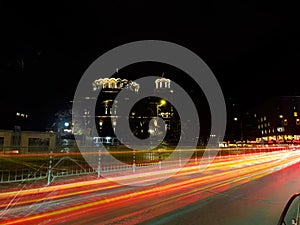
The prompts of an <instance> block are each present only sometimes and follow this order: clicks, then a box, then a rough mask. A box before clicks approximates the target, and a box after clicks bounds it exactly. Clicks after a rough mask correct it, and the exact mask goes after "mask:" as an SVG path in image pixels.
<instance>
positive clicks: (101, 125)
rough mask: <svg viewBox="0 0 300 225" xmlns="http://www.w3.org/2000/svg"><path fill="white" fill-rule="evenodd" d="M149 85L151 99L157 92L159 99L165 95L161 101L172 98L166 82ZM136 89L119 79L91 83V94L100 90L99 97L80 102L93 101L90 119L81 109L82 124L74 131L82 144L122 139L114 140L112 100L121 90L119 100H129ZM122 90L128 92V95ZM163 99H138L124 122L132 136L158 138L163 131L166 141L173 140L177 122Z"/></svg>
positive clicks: (115, 104) (115, 111) (115, 107)
mask: <svg viewBox="0 0 300 225" xmlns="http://www.w3.org/2000/svg"><path fill="white" fill-rule="evenodd" d="M153 86H154V87H155V88H154V90H153V96H156V94H157V93H160V96H162V97H163V96H165V99H172V95H173V90H172V89H171V80H170V79H167V78H164V77H161V78H158V79H156V80H155V81H154V82H153ZM140 88H142V87H140V85H139V84H138V83H137V82H134V81H131V80H127V79H121V78H99V79H97V80H95V81H94V82H92V91H93V92H96V91H99V90H100V93H99V96H98V98H97V99H96V98H95V97H93V98H92V97H85V99H84V100H85V101H86V100H89V101H96V109H95V118H91V116H90V115H91V113H90V111H89V110H84V112H81V114H83V117H84V118H85V120H84V121H85V122H84V124H81V125H80V129H77V132H78V130H79V131H80V132H79V133H81V134H82V135H84V136H85V138H84V139H85V143H84V144H85V145H87V144H98V143H104V144H109V145H116V144H120V143H122V140H118V139H117V138H116V136H115V129H116V126H117V124H118V121H119V120H120V117H121V115H120V113H118V102H117V101H115V99H116V97H117V95H118V94H119V93H120V91H121V90H125V96H126V97H124V98H123V99H119V101H130V100H131V99H130V96H132V94H133V95H138V94H139V90H140ZM126 91H128V95H127V94H126V93H127V92H126ZM165 99H164V98H158V97H151V96H150V97H148V98H145V99H141V100H140V101H138V102H137V103H136V104H135V105H134V107H133V108H132V109H131V111H130V115H128V116H127V117H126V119H127V120H129V124H130V128H131V131H132V133H133V134H134V135H135V136H137V137H139V138H142V139H143V138H147V137H149V134H150V133H151V134H152V135H159V134H160V133H161V131H162V130H164V131H166V134H167V135H166V138H170V139H171V138H173V136H172V133H174V132H173V131H174V130H175V131H176V130H177V129H178V128H179V129H180V126H177V128H176V124H177V123H174V121H173V119H174V118H175V117H174V110H173V106H172V105H171V104H170V103H169V102H168V101H166V100H165ZM157 117H161V118H162V119H163V120H164V121H165V125H164V126H160V124H158V120H157ZM92 119H95V123H91V122H92V121H91V120H92ZM149 122H150V123H149ZM73 124H74V121H73ZM92 124H96V129H92V127H90V126H91V125H92ZM73 127H74V126H73ZM171 127H172V132H171ZM93 130H94V131H95V130H96V131H97V133H96V134H95V133H91V131H93ZM74 132H75V129H74Z"/></svg>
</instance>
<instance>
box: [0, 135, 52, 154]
mask: <svg viewBox="0 0 300 225" xmlns="http://www.w3.org/2000/svg"><path fill="white" fill-rule="evenodd" d="M56 138H57V135H56V134H55V133H50V132H40V131H21V130H19V129H15V130H0V154H8V153H34V152H49V151H54V150H55V147H56Z"/></svg>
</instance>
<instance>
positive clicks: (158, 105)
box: [156, 99, 167, 117]
mask: <svg viewBox="0 0 300 225" xmlns="http://www.w3.org/2000/svg"><path fill="white" fill-rule="evenodd" d="M159 103H160V104H157V105H156V117H158V110H159V109H160V107H161V106H164V105H166V104H167V101H166V100H164V99H161V100H160V102H159Z"/></svg>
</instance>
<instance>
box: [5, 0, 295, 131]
mask: <svg viewBox="0 0 300 225" xmlns="http://www.w3.org/2000/svg"><path fill="white" fill-rule="evenodd" d="M99 2H103V3H98V4H97V5H96V4H89V3H86V2H81V3H76V2H74V1H68V2H64V3H59V4H54V3H50V2H49V3H44V2H37V3H35V4H34V5H29V4H28V3H27V2H23V3H19V4H13V3H11V4H3V3H2V4H1V7H0V21H1V22H0V23H1V37H0V49H1V51H0V73H1V88H0V102H1V106H0V114H1V118H0V129H12V128H13V127H11V124H10V123H9V119H8V118H10V115H12V114H14V113H15V112H16V111H22V112H26V113H29V114H30V115H31V116H32V117H33V118H34V122H33V124H32V129H36V130H42V129H44V128H45V126H47V123H48V121H49V119H50V118H51V117H52V115H53V114H54V113H55V112H57V111H58V110H61V109H64V108H66V107H67V103H68V102H69V101H70V100H72V98H73V93H74V91H75V89H76V86H77V82H78V81H79V79H80V78H81V76H82V75H83V73H84V71H85V70H86V69H87V68H88V66H89V65H90V64H91V63H92V62H93V61H94V60H95V59H97V58H98V57H99V56H101V55H102V54H103V53H105V52H106V51H108V50H110V49H112V48H114V47H117V46H119V45H121V44H125V43H128V42H132V41H138V40H145V39H157V40H165V41H170V42H175V43H177V44H180V45H182V46H184V47H187V48H189V49H190V50H191V51H193V52H195V53H196V54H197V55H199V56H200V57H201V58H202V59H203V60H204V61H205V62H206V64H207V65H208V66H209V67H210V68H211V70H212V71H213V72H214V74H215V76H216V77H217V79H218V81H219V83H220V85H221V87H222V90H223V92H224V96H225V98H229V97H237V98H241V99H243V100H244V101H247V102H248V101H249V104H252V103H253V102H255V101H258V100H262V99H264V98H265V97H267V96H274V95H291V94H299V90H300V88H299V84H300V76H299V75H300V73H299V59H300V53H299V52H300V51H299V50H300V42H299V40H300V31H299V27H300V26H299V21H300V18H299V17H300V16H299V15H300V14H299V13H298V7H296V5H292V4H291V3H285V2H283V1H281V2H280V4H279V3H273V4H267V3H265V4H264V3H260V2H259V3H255V2H254V1H241V2H239V1H236V2H231V3H228V2H227V1H219V2H217V1H207V2H204V1H199V2H198V1H196V2H197V3H199V4H196V3H193V4H192V3H188V4H186V1H162V2H163V3H161V2H160V1H145V2H144V1H128V2H127V1H99ZM137 73H138V71H137ZM155 75H157V74H155ZM99 76H100V75H99ZM103 76H105V75H103ZM166 76H167V75H166Z"/></svg>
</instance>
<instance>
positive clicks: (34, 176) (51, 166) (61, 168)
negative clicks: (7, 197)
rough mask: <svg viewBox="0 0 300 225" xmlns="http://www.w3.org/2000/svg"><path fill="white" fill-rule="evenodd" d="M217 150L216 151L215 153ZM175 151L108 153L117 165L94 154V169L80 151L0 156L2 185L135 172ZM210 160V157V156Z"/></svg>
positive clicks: (234, 151)
mask: <svg viewBox="0 0 300 225" xmlns="http://www.w3.org/2000/svg"><path fill="white" fill-rule="evenodd" d="M288 149H291V147H290V146H281V147H274V148H270V147H268V148H264V147H260V148H221V149H220V148H216V149H197V150H195V149H187V150H178V153H177V154H176V155H175V158H174V162H175V161H176V163H177V165H179V166H181V154H180V152H181V151H193V156H192V159H191V160H194V162H197V161H200V159H201V158H202V156H203V153H204V151H208V153H211V152H213V151H214V152H213V153H212V154H211V155H216V154H217V156H218V157H223V156H225V155H231V156H234V155H237V156H238V155H241V154H244V155H245V157H246V156H247V154H251V153H262V152H273V151H280V150H288ZM215 151H217V152H215ZM172 152H173V150H162V149H160V150H151V151H150V150H149V151H128V150H127V151H126V150H120V149H117V150H112V151H111V152H110V153H109V154H110V155H113V156H114V157H115V158H116V159H118V160H120V161H122V162H124V163H123V164H115V163H114V162H113V161H109V160H106V158H105V157H106V155H107V154H108V153H107V152H106V153H102V152H100V151H99V152H91V153H89V154H91V155H92V157H97V158H98V159H99V160H98V165H94V166H93V167H91V166H90V165H89V164H88V163H87V162H86V161H85V158H84V157H83V155H82V153H80V152H68V153H66V152H61V151H60V150H59V149H57V151H56V152H47V153H45V152H41V153H27V154H19V153H15V152H14V153H10V154H0V184H5V183H13V182H27V181H34V180H43V179H44V180H46V181H47V184H48V185H50V184H51V182H52V181H53V180H54V179H57V178H60V177H69V176H77V175H87V174H97V175H98V177H100V175H101V173H105V172H114V171H122V170H132V171H133V172H135V170H136V169H138V168H143V167H145V166H148V165H157V166H161V162H163V161H164V158H167V157H168V156H169V155H170V153H172ZM208 157H210V154H208Z"/></svg>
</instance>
